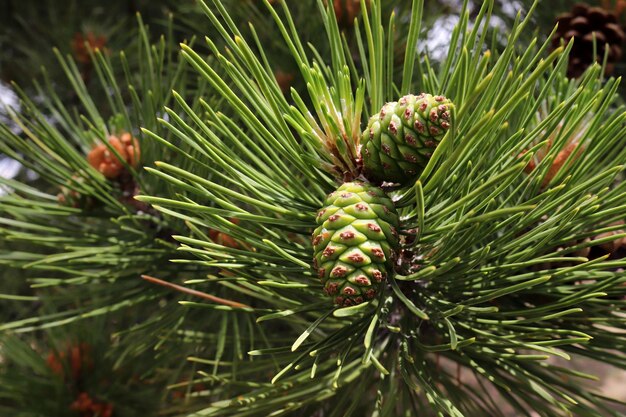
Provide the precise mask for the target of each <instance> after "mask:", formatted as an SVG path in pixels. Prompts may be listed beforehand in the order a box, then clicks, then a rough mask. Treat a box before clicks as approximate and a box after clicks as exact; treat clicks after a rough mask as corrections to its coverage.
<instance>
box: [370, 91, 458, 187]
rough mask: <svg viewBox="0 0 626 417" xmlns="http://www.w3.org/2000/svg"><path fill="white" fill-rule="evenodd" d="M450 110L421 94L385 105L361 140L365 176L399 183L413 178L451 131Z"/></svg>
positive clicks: (441, 100)
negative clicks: (448, 131) (449, 130)
mask: <svg viewBox="0 0 626 417" xmlns="http://www.w3.org/2000/svg"><path fill="white" fill-rule="evenodd" d="M453 108H454V105H453V104H452V102H451V101H450V100H448V99H447V98H445V97H443V96H432V95H430V94H424V93H422V94H420V95H419V96H415V95H412V94H409V95H406V96H404V97H402V98H401V99H400V100H398V101H394V102H390V103H387V104H385V105H384V106H383V108H382V109H381V110H380V113H378V114H375V115H373V116H372V117H371V118H370V120H369V123H368V124H367V129H365V130H364V131H363V136H362V138H361V144H362V148H361V156H362V158H363V167H364V168H365V176H366V177H367V178H368V179H369V180H371V181H375V182H382V181H387V182H398V183H404V182H407V181H409V180H411V179H413V178H415V177H416V176H417V175H418V174H419V173H420V172H421V171H422V170H423V169H424V167H425V166H426V164H427V163H428V160H429V159H430V156H431V155H432V153H433V151H434V149H435V147H436V146H437V145H438V144H439V142H440V141H441V139H443V137H444V135H445V134H446V131H447V130H448V129H449V128H450V120H451V118H452V114H451V111H452V109H453Z"/></svg>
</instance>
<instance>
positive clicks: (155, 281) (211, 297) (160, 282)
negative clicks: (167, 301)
mask: <svg viewBox="0 0 626 417" xmlns="http://www.w3.org/2000/svg"><path fill="white" fill-rule="evenodd" d="M141 278H143V279H145V280H146V281H149V282H151V283H153V284H158V285H162V286H164V287H168V288H172V289H174V290H176V291H180V292H184V293H185V294H190V295H194V296H196V297H200V298H204V299H206V300H210V301H213V302H214V303H218V304H223V305H226V306H230V307H236V308H252V307H250V306H248V305H245V304H241V303H238V302H236V301H231V300H226V299H224V298H220V297H216V296H214V295H211V294H207V293H205V292H202V291H197V290H192V289H191V288H187V287H183V286H182V285H177V284H173V283H171V282H167V281H163V280H162V279H159V278H155V277H151V276H150V275H142V276H141Z"/></svg>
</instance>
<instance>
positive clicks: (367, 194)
mask: <svg viewBox="0 0 626 417" xmlns="http://www.w3.org/2000/svg"><path fill="white" fill-rule="evenodd" d="M317 224H318V225H319V227H318V228H317V229H315V232H313V248H314V252H315V255H314V259H313V263H314V265H315V267H316V269H317V272H318V275H319V277H320V279H321V280H322V283H323V284H324V292H325V293H326V294H328V295H329V296H332V297H334V302H335V304H337V305H344V306H350V305H356V304H360V303H362V302H364V301H366V300H370V299H372V298H374V297H375V296H376V293H377V292H378V289H379V288H380V285H381V283H382V282H383V280H384V278H385V277H386V276H387V273H388V271H390V270H391V268H392V262H393V260H394V258H395V257H396V250H397V248H398V234H397V231H396V228H397V227H398V215H397V214H396V210H395V207H394V205H393V202H392V201H391V199H390V198H389V197H387V195H386V194H385V193H384V192H383V190H381V189H380V188H378V187H374V186H371V185H367V184H364V183H360V182H348V183H344V184H343V185H342V186H341V187H339V188H338V189H337V191H335V192H333V193H331V194H330V195H329V196H328V197H327V198H326V201H325V205H324V208H323V209H322V210H320V211H319V212H318V213H317Z"/></svg>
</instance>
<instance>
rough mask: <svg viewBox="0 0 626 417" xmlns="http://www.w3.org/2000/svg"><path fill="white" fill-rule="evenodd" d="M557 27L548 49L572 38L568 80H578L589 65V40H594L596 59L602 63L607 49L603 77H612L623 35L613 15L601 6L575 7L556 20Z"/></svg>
mask: <svg viewBox="0 0 626 417" xmlns="http://www.w3.org/2000/svg"><path fill="white" fill-rule="evenodd" d="M557 23H558V25H559V27H558V29H557V31H556V33H555V34H554V37H553V38H552V46H553V47H555V48H556V47H557V46H559V44H560V42H561V39H563V40H564V41H565V42H569V40H570V39H572V38H574V46H573V47H572V51H571V54H570V57H569V63H568V66H567V75H568V77H572V78H576V77H580V76H581V75H582V73H583V72H584V71H585V70H586V69H587V67H589V66H590V65H591V64H593V62H594V60H593V40H594V36H595V39H596V44H597V46H596V48H597V60H598V61H600V62H601V61H602V59H603V58H604V54H605V51H606V50H607V48H608V62H607V67H606V74H612V73H613V70H614V68H615V63H616V62H617V61H619V59H620V58H621V57H622V44H623V43H624V39H625V38H626V36H625V35H624V31H623V30H622V28H621V27H620V25H619V24H618V23H617V16H616V15H615V14H614V13H612V12H610V11H608V10H605V9H603V8H602V7H590V6H588V5H586V4H583V3H580V4H576V5H575V6H574V7H573V8H572V10H571V11H570V12H569V13H564V14H562V15H560V16H558V17H557Z"/></svg>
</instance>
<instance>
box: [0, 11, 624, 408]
mask: <svg viewBox="0 0 626 417" xmlns="http://www.w3.org/2000/svg"><path fill="white" fill-rule="evenodd" d="M367 3H368V2H366V1H362V2H361V7H362V9H363V10H366V12H365V13H364V14H363V15H362V19H360V22H359V24H358V25H357V26H355V29H354V33H352V34H346V33H345V32H344V33H342V32H341V31H340V29H339V26H338V24H337V20H336V18H335V15H334V12H333V8H332V7H328V6H325V4H324V2H323V1H322V0H319V1H317V2H316V13H317V14H318V15H319V19H320V20H319V21H318V22H321V24H322V27H323V33H324V34H325V35H326V39H325V40H324V41H322V40H321V39H311V42H310V43H308V44H307V42H306V41H305V40H303V39H302V36H301V33H300V32H301V30H302V29H301V27H300V26H299V25H300V23H296V22H299V20H298V19H301V18H302V15H301V14H300V13H298V14H297V15H296V14H292V12H291V9H290V7H291V5H290V6H289V7H288V6H287V4H286V2H277V4H276V5H271V4H270V3H269V2H268V1H267V0H266V1H264V7H265V10H266V11H264V12H260V14H258V15H255V16H257V17H258V18H259V19H261V16H263V13H264V14H265V16H268V17H269V18H270V19H271V20H269V21H267V20H264V21H263V26H260V27H262V30H261V29H259V28H257V29H255V27H254V26H252V27H251V28H250V29H246V28H245V25H242V24H241V22H240V21H239V20H238V19H234V18H233V15H231V11H229V9H228V8H227V7H226V6H225V5H224V4H222V2H220V1H218V0H212V1H211V2H210V3H207V4H205V3H201V6H200V7H201V8H202V10H203V12H204V13H206V15H207V17H208V21H209V22H210V26H211V27H210V28H209V29H208V30H209V31H211V33H216V34H219V36H212V37H208V38H207V39H206V46H204V45H202V46H196V45H195V44H194V43H193V42H190V43H183V44H182V45H181V56H182V58H183V59H182V60H178V59H177V56H176V53H175V50H176V48H175V47H174V46H173V44H172V40H171V38H168V40H165V39H162V40H160V41H159V42H157V43H156V44H154V45H151V44H150V43H149V41H148V39H149V36H148V34H147V32H146V30H145V29H144V28H143V27H140V30H139V37H138V40H137V41H136V45H135V47H134V50H136V51H138V52H137V54H138V56H139V59H137V62H138V63H139V64H140V65H139V69H138V71H137V72H136V73H135V72H134V71H133V70H131V69H130V68H131V67H130V66H129V65H128V63H127V60H126V58H125V57H126V55H125V54H121V55H120V57H119V58H117V57H111V56H107V55H104V54H102V53H101V52H98V51H95V52H94V53H93V58H94V62H95V65H94V69H95V73H96V74H97V77H98V80H99V81H100V83H101V85H102V89H103V90H104V91H106V92H108V93H109V94H105V95H104V97H106V101H103V102H95V101H94V100H93V99H92V98H91V92H90V90H88V89H87V87H86V86H85V84H84V82H83V81H82V78H81V74H80V71H79V70H78V69H77V67H76V66H75V64H73V62H72V61H71V60H67V59H65V58H63V57H62V56H59V61H60V64H61V67H62V68H64V70H65V72H66V75H67V77H68V79H69V80H70V82H71V83H72V85H73V88H74V89H75V91H76V94H77V97H78V98H79V101H80V106H79V107H77V108H70V107H67V106H66V105H65V104H64V103H63V100H61V99H60V98H58V97H57V96H56V95H55V93H54V90H53V89H52V88H50V86H49V85H46V86H43V87H38V88H39V90H38V91H39V94H38V96H39V97H41V102H35V101H34V100H31V99H30V98H29V97H28V95H27V94H22V95H21V99H22V103H23V109H24V111H23V112H22V113H21V114H15V113H14V114H13V121H14V122H15V123H16V124H17V125H18V126H19V127H20V128H21V132H19V133H14V132H12V131H11V130H10V129H9V128H8V127H7V126H1V127H0V137H1V138H2V141H0V150H1V151H2V152H4V153H6V154H7V155H9V156H11V157H13V158H15V159H18V160H20V161H21V162H22V163H23V164H24V165H26V166H27V167H29V168H31V169H32V170H34V171H35V172H37V173H38V174H39V175H40V176H41V178H42V179H43V180H45V181H46V183H47V186H46V187H47V188H46V187H44V189H43V190H40V189H37V188H34V187H32V186H29V185H25V184H22V183H19V182H17V181H8V180H2V184H3V185H4V186H6V187H8V188H9V189H10V190H11V191H12V192H11V193H9V194H8V195H6V196H2V197H0V203H1V204H0V211H1V212H2V216H1V217H0V225H1V228H0V235H1V236H2V237H3V238H4V239H5V240H6V241H7V242H8V244H9V248H8V249H6V250H5V249H4V248H3V251H2V253H0V263H1V264H2V265H6V266H8V267H11V268H15V270H17V269H18V268H19V269H21V271H20V277H28V280H29V281H28V282H29V283H30V284H31V286H32V287H35V289H34V294H33V295H32V298H29V299H28V301H31V302H39V301H41V302H42V304H41V307H39V308H38V310H37V311H36V314H33V313H31V314H30V315H27V316H26V317H23V318H21V319H20V320H14V321H10V322H7V323H5V324H3V325H2V327H0V328H2V329H3V330H7V329H15V330H16V331H20V332H24V331H28V330H38V329H41V328H48V327H51V328H54V329H57V328H58V327H59V326H60V325H61V324H68V323H74V322H77V321H78V320H79V319H84V318H87V317H91V316H102V317H115V318H116V320H119V323H117V326H116V329H115V330H116V331H117V334H115V335H114V336H115V337H110V336H107V337H108V340H109V341H110V340H117V338H118V337H119V338H120V340H122V341H123V346H124V349H125V352H128V353H127V354H128V355H129V357H130V358H133V357H139V356H133V355H143V354H147V353H146V352H147V351H148V350H149V349H151V348H154V349H155V350H156V354H155V356H156V358H157V359H155V362H153V363H151V365H152V366H153V368H152V369H154V367H156V366H157V364H158V366H159V367H160V368H159V369H160V371H162V372H163V373H164V374H167V375H175V376H174V377H171V378H166V379H168V380H169V381H170V383H173V382H176V383H175V384H174V385H173V386H172V387H173V388H179V387H181V386H186V387H187V393H188V394H189V395H188V396H189V399H190V400H191V399H194V400H195V401H192V402H190V403H187V404H184V405H181V406H180V407H179V406H178V405H172V406H171V407H169V406H168V407H165V408H164V411H163V413H164V414H168V413H169V414H172V415H188V414H189V413H192V412H193V411H195V413H194V414H191V415H194V416H266V415H289V414H291V415H316V413H318V414H324V415H328V416H346V415H359V416H360V415H375V416H396V415H439V416H464V415H465V416H479V415H491V416H503V415H505V414H504V413H505V412H504V411H503V408H502V406H501V404H503V403H507V404H508V405H509V406H510V407H511V408H513V409H514V410H516V411H517V412H518V413H520V415H528V416H529V415H530V411H529V410H534V411H536V412H537V413H539V414H540V415H543V416H562V415H571V414H575V415H584V416H598V417H599V416H602V417H604V416H608V415H615V416H617V415H619V414H618V413H617V412H614V411H612V410H611V407H610V401H611V400H610V399H607V398H605V397H603V396H602V395H601V394H600V393H597V392H594V391H593V390H590V389H588V388H586V387H584V385H583V384H582V383H581V380H583V379H585V378H587V379H593V377H592V376H591V375H587V373H585V372H581V371H580V370H576V369H572V368H563V367H560V366H557V365H556V364H555V363H554V361H553V360H552V359H553V358H563V359H569V358H571V357H572V356H583V357H585V356H586V357H589V358H592V359H597V360H601V361H603V362H605V363H607V364H610V365H613V366H615V367H617V368H621V369H624V368H626V362H625V361H624V357H623V352H624V351H626V337H625V336H624V334H625V333H624V331H623V330H624V315H623V313H624V310H625V309H626V301H624V300H625V298H624V296H625V295H626V286H624V285H623V284H624V283H626V277H624V274H623V272H620V268H622V267H624V264H626V261H624V260H623V259H609V258H607V257H606V256H605V257H598V258H591V257H589V258H588V257H586V256H582V255H583V254H581V252H580V251H581V250H583V249H585V248H589V247H592V246H595V245H598V244H600V243H603V242H607V241H610V240H612V239H615V238H621V237H626V233H623V232H620V233H618V234H617V235H614V236H610V237H598V236H599V235H601V234H602V233H605V232H608V231H615V230H620V229H621V226H620V225H619V224H614V223H615V222H616V221H619V220H624V219H626V206H624V205H623V200H624V197H625V196H626V189H625V187H626V185H624V183H623V182H620V181H619V180H620V178H621V175H622V171H623V163H624V161H626V150H625V149H624V147H623V143H622V142H623V138H624V136H625V135H626V127H625V126H626V125H625V123H624V122H625V119H626V113H625V112H624V108H623V106H620V105H617V104H616V89H617V88H618V84H619V80H615V79H609V80H604V79H603V77H602V75H601V74H602V69H601V68H600V67H599V66H593V67H591V68H590V69H589V70H587V72H586V73H585V75H584V76H583V77H582V78H581V79H580V80H578V81H574V80H568V79H567V78H566V77H565V69H566V64H567V52H568V51H569V49H570V48H571V45H567V46H566V47H565V48H559V49H557V50H555V51H552V52H549V51H548V50H549V47H548V44H541V43H539V42H537V41H533V42H531V43H530V45H523V47H520V46H521V45H519V40H520V39H521V36H522V34H523V33H525V32H526V31H528V29H529V22H530V21H529V20H527V19H524V20H522V19H521V18H518V19H517V20H516V21H515V23H514V25H513V27H512V28H511V30H510V33H508V34H507V40H506V47H505V48H503V49H501V50H498V49H497V48H492V50H486V49H485V45H487V44H492V45H497V42H495V41H492V39H490V38H489V30H488V28H489V22H490V19H491V13H492V8H493V2H484V3H483V4H482V7H481V8H480V10H479V11H478V13H477V15H476V16H475V17H473V18H472V19H471V20H470V17H469V16H470V13H469V6H468V2H465V3H464V6H463V11H462V14H461V18H460V21H459V23H458V24H457V26H456V27H455V28H454V30H453V31H452V32H451V33H448V34H445V35H446V36H449V37H450V39H451V42H450V49H449V52H448V54H447V55H446V56H445V58H444V59H443V61H441V62H436V61H435V60H433V59H430V58H429V56H428V54H427V52H426V51H423V50H422V49H418V48H417V45H420V44H421V39H423V36H425V35H426V33H425V29H424V28H427V27H428V25H427V24H426V22H424V23H423V22H422V20H423V18H424V17H425V14H426V12H425V8H424V7H425V6H424V4H423V3H424V2H423V1H422V0H413V1H412V3H411V4H410V6H411V9H410V11H407V12H406V13H400V12H401V11H402V10H405V9H403V8H397V9H396V10H395V11H396V12H397V14H396V13H391V14H389V13H388V11H389V10H386V9H387V6H386V5H385V7H383V5H382V4H381V3H383V2H381V1H380V0H371V1H370V2H369V3H370V5H369V6H368V5H367ZM407 3H408V2H407ZM246 7H255V10H257V9H256V7H257V6H251V5H250V4H247V5H246ZM403 7H408V5H405V6H403ZM294 9H297V6H296V7H294ZM310 20H311V21H313V17H311V19H310ZM207 26H208V25H207ZM430 30H437V29H436V28H435V29H430ZM265 37H268V38H271V39H273V40H274V43H272V44H268V42H266V41H265ZM493 39H495V38H493ZM275 43H280V44H281V45H275ZM406 45H412V47H406ZM270 50H272V51H275V50H282V51H287V55H288V56H289V58H290V60H291V62H290V63H287V64H286V65H290V66H292V68H297V70H298V71H299V77H298V78H299V80H296V81H295V84H294V85H295V86H296V87H298V86H304V87H303V88H301V89H298V88H292V89H291V91H290V92H289V93H288V94H283V92H282V91H281V88H280V86H279V84H278V82H277V80H276V77H275V71H276V69H277V68H278V63H277V61H278V59H276V56H279V55H274V53H270V52H269V51H270ZM206 51H208V54H207V53H206ZM398 57H400V59H398ZM281 65H285V63H281ZM116 67H121V68H122V69H123V70H124V81H123V82H119V81H118V78H117V77H116V76H113V72H114V68H116ZM420 92H426V93H429V94H433V95H444V96H446V97H448V98H449V99H450V100H451V101H452V102H453V103H454V105H455V115H454V120H453V123H452V125H451V127H450V129H449V131H448V132H447V134H446V135H445V136H444V137H443V139H442V140H441V142H440V143H439V145H438V146H437V148H436V150H435V151H434V153H433V154H432V156H431V157H430V159H429V160H428V162H427V164H426V166H425V167H424V169H423V171H422V172H421V173H420V175H419V177H418V178H416V180H415V181H411V182H409V183H408V184H405V185H402V186H400V185H391V184H387V185H385V190H386V192H387V194H388V195H389V196H390V198H391V199H392V201H393V202H394V204H395V206H396V209H397V211H398V214H399V215H400V223H401V225H400V230H399V232H400V246H401V247H400V250H399V252H398V262H397V265H395V271H394V273H393V274H390V276H389V277H388V279H387V280H386V282H385V283H384V285H383V287H382V288H381V290H380V292H379V294H378V295H377V297H376V298H375V299H373V300H371V301H369V302H367V303H363V304H360V305H357V306H350V307H335V306H333V304H332V301H331V300H330V299H329V298H328V297H327V296H326V295H325V294H324V293H323V291H322V285H321V284H320V282H319V279H318V278H317V274H316V273H315V271H314V269H313V267H312V257H313V252H314V250H313V246H312V243H311V234H312V233H313V230H314V229H315V227H316V221H315V213H316V212H317V211H318V210H319V209H320V208H321V207H322V205H323V202H324V200H325V197H326V195H327V194H328V193H330V192H332V191H334V190H335V189H337V188H338V186H339V185H340V184H341V183H342V182H343V181H344V180H345V179H347V178H350V179H352V178H357V179H359V180H365V178H364V177H363V176H362V175H361V174H362V173H361V161H360V158H359V153H360V140H361V134H362V131H363V129H364V126H366V125H367V121H368V119H369V117H370V116H371V115H373V114H376V113H378V112H379V111H380V109H381V107H382V106H383V105H384V104H385V103H386V102H390V101H396V100H397V99H398V98H400V97H402V96H403V95H406V94H419V93H420ZM102 108H104V109H106V110H102ZM110 115H115V117H114V119H109V116H110ZM139 128H141V130H139ZM120 130H121V131H126V132H129V133H132V134H133V135H134V136H137V137H138V138H139V143H140V148H141V164H142V165H143V167H144V168H145V169H144V170H140V169H136V168H134V167H133V166H130V164H128V163H126V164H125V166H124V168H125V172H126V173H127V174H128V177H127V178H128V180H127V181H130V182H131V183H132V184H133V185H135V186H136V187H134V188H133V189H132V191H131V192H130V193H127V194H125V191H128V189H126V188H124V187H123V186H122V182H120V181H119V180H111V179H107V178H105V177H104V176H103V175H102V174H101V173H100V172H98V171H97V170H96V169H94V168H93V167H92V166H91V165H90V164H89V163H88V162H87V159H86V158H85V155H86V154H87V153H88V152H89V151H90V149H91V148H92V147H93V146H94V145H95V144H97V143H103V144H105V146H107V147H108V148H107V149H108V150H109V151H110V152H112V153H114V154H115V153H116V152H117V151H116V150H115V149H114V148H113V147H112V146H110V145H106V144H107V143H108V142H107V138H108V136H109V135H110V134H111V133H114V132H116V131H120ZM116 155H117V154H116ZM117 156H119V155H117ZM60 187H66V188H67V189H69V190H72V191H75V192H77V193H78V195H80V196H85V197H88V199H87V200H84V201H83V200H80V199H79V200H78V201H83V202H84V205H80V204H79V207H68V206H67V205H64V204H61V203H60V202H59V201H58V200H57V197H56V196H55V193H56V192H57V191H58V190H59V189H60ZM51 190H52V191H51ZM68 195H69V196H71V195H73V194H71V193H70V194H68ZM133 197H134V199H133ZM66 201H67V200H66ZM147 204H149V205H150V206H148V205H147ZM172 238H173V239H172ZM11 245H20V246H19V250H11V249H12V248H13V249H15V248H17V246H11ZM172 261H173V262H172ZM140 275H144V278H145V280H147V281H149V282H151V283H156V284H161V286H165V287H169V288H171V289H173V290H177V292H178V293H177V296H176V297H168V296H167V295H166V294H167V293H166V292H165V291H164V290H163V289H162V288H155V287H154V286H153V285H152V284H149V283H148V282H145V281H142V280H140V279H139V276H140ZM153 276H156V278H154V277H153ZM160 278H162V279H164V280H166V281H162V280H160ZM181 281H182V282H181ZM180 284H184V286H183V285H180ZM4 288H5V287H3V292H4V291H5V290H4ZM181 292H182V293H185V294H186V295H181V294H180V293H181ZM29 296H30V295H29ZM3 297H4V298H9V299H13V300H15V302H17V301H20V300H21V299H20V298H19V296H16V295H14V294H5V295H3ZM191 297H194V298H191ZM173 301H179V304H181V305H176V304H175V303H174V302H173ZM131 307H132V308H131ZM105 314H106V315H105ZM4 343H5V346H7V349H9V350H11V351H14V352H21V353H18V354H16V355H13V356H12V361H10V363H17V364H20V363H22V364H25V365H28V364H30V365H29V366H27V367H30V368H31V369H32V368H33V365H32V364H33V363H36V362H37V361H36V360H35V359H34V358H35V356H37V355H34V354H33V353H32V352H29V350H28V348H27V347H26V346H24V345H23V344H21V345H20V342H18V341H17V340H16V339H10V338H9V339H5V341H4ZM131 353H132V354H131ZM183 357H187V359H188V361H189V362H190V364H191V368H192V370H194V371H196V374H195V376H194V378H193V380H191V381H182V382H179V381H180V379H179V378H178V375H179V372H180V367H181V366H183V365H182V363H183V362H182V358H183ZM27 358H33V359H32V360H31V359H27ZM142 358H145V356H142ZM177 360H178V361H177ZM142 361H146V359H142ZM159 361H160V362H159ZM145 363H146V362H144V364H145ZM147 363H150V362H149V360H148V361H147ZM456 367H458V369H459V370H462V371H458V372H457V369H456ZM39 368H41V364H40V365H39ZM35 373H36V372H35ZM459 374H461V375H463V377H462V378H460V377H459V376H458V375H459ZM12 375H14V374H12ZM468 376H471V378H469V377H468ZM7 378H8V379H7V381H10V380H12V378H14V377H12V376H9V377H7ZM198 383H202V384H203V386H204V388H201V389H198V388H197V384H198ZM7 387H10V384H7ZM0 393H2V395H3V396H5V395H7V394H4V393H3V392H2V391H0ZM494 393H495V394H496V395H497V397H496V398H495V399H494ZM3 398H10V399H12V400H13V401H17V400H16V398H17V399H20V398H23V393H20V392H17V393H15V392H14V393H13V394H12V395H8V396H6V397H3ZM18 402H19V401H18ZM0 403H2V401H1V400H0ZM13 404H15V402H14V403H13Z"/></svg>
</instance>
